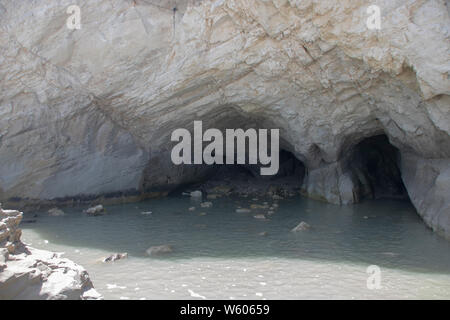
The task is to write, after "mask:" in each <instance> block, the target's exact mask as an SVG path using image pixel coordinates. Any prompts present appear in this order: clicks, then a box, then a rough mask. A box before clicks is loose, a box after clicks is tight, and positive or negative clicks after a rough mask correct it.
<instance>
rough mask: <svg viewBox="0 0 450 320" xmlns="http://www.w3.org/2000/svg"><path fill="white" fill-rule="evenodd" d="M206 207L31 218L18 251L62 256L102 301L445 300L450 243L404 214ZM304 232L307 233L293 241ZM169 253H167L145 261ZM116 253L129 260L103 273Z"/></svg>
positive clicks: (295, 204) (226, 202) (246, 202)
mask: <svg viewBox="0 0 450 320" xmlns="http://www.w3.org/2000/svg"><path fill="white" fill-rule="evenodd" d="M211 201H212V202H213V206H212V207H210V208H202V207H201V206H200V205H199V203H198V202H197V201H195V200H191V199H190V198H188V197H168V198H164V199H157V200H149V201H146V202H141V203H134V204H126V205H117V206H109V207H108V206H107V207H106V209H107V215H105V216H97V217H90V216H87V215H85V214H83V213H81V212H82V209H83V208H70V209H65V212H66V215H65V216H61V217H52V216H49V215H48V214H46V213H44V212H38V213H37V214H38V217H37V218H33V219H36V220H37V222H36V223H30V224H23V225H22V228H23V229H24V230H23V239H24V241H25V242H27V243H32V244H33V246H34V247H36V248H42V249H47V250H53V251H58V252H65V255H64V256H65V257H67V258H69V259H72V260H73V261H75V262H77V263H79V264H81V265H82V266H84V267H85V268H86V269H87V270H88V272H89V274H90V276H91V279H92V281H93V283H94V286H95V288H96V289H97V290H98V291H99V292H101V293H102V294H103V295H104V296H105V298H107V299H128V298H129V299H203V298H206V299H315V298H324V299H341V298H342V299H364V298H369V299H380V298H388V299H389V298H400V299H403V298H418V299H432V298H435V299H441V298H446V299H449V298H450V242H449V241H447V240H445V239H442V238H441V237H439V236H437V235H436V234H434V233H433V232H432V231H431V230H430V229H428V228H427V227H426V226H425V225H424V224H423V222H422V220H421V219H420V217H418V215H417V213H416V212H415V210H414V208H413V207H412V206H411V204H409V203H408V202H400V201H387V200H378V201H366V202H364V203H361V204H358V205H353V206H335V205H330V204H325V203H321V202H317V201H313V200H308V199H304V198H294V199H287V200H280V201H278V204H279V207H278V208H276V209H275V213H274V214H273V215H271V216H267V219H265V220H264V219H255V218H254V216H255V215H258V214H267V211H268V210H269V209H253V210H251V212H246V213H237V212H236V208H237V207H238V206H240V207H242V208H249V207H250V204H252V203H258V204H261V203H262V202H264V201H267V202H268V203H269V206H270V205H271V204H272V203H273V200H271V199H270V198H268V199H258V200H257V201H254V200H252V199H244V198H226V199H225V198H222V199H217V200H211ZM190 207H195V208H196V209H195V210H192V209H191V210H189V208H190ZM150 212H151V213H150ZM204 213H206V215H205V214H204ZM24 219H25V220H26V219H27V215H26V216H25V218H24ZM301 221H305V222H307V223H308V224H309V225H311V229H309V230H305V231H300V232H296V233H293V232H290V230H291V229H292V228H294V227H295V226H296V225H298V223H299V222H301ZM264 233H267V234H266V235H265V236H262V234H264ZM164 244H169V245H171V246H173V252H172V253H170V254H168V255H161V256H155V257H149V256H148V255H146V250H147V249H148V248H149V247H151V246H158V245H164ZM116 252H128V259H125V260H119V261H116V262H113V263H102V262H100V260H101V258H102V257H104V256H107V255H109V254H112V253H116ZM369 265H378V266H379V267H380V268H381V289H375V290H369V289H368V288H367V285H366V283H367V278H368V277H369V274H368V273H366V269H367V267H368V266H369Z"/></svg>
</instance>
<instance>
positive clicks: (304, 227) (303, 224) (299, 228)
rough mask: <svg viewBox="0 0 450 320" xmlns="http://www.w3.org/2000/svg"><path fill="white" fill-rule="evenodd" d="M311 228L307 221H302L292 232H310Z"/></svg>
mask: <svg viewBox="0 0 450 320" xmlns="http://www.w3.org/2000/svg"><path fill="white" fill-rule="evenodd" d="M310 228H311V226H310V225H309V224H307V223H306V222H305V221H302V222H300V223H299V224H298V225H297V226H296V227H295V228H294V229H292V230H291V232H298V231H304V230H309V229H310Z"/></svg>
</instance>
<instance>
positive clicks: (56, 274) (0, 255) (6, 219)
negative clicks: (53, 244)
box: [0, 207, 102, 300]
mask: <svg viewBox="0 0 450 320" xmlns="http://www.w3.org/2000/svg"><path fill="white" fill-rule="evenodd" d="M21 220H22V213H21V212H19V211H16V210H2V208H1V207H0V300H11V299H20V300H24V299H48V300H60V299H72V300H79V299H82V300H87V299H101V298H102V296H101V295H100V294H99V293H98V292H97V291H95V289H94V287H93V285H92V283H91V280H90V279H89V275H88V273H87V271H86V270H85V269H84V268H83V267H81V266H79V265H77V264H76V263H74V262H72V261H70V260H69V259H65V258H61V257H60V254H57V253H53V252H49V251H45V250H38V249H34V248H31V247H29V246H27V245H26V244H24V243H22V242H21V241H20V236H21V234H22V232H21V230H20V229H19V228H18V227H19V223H20V221H21Z"/></svg>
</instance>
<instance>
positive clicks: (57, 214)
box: [48, 208, 64, 217]
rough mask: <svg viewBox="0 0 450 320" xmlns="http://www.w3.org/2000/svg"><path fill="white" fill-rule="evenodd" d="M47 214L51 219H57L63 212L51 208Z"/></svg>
mask: <svg viewBox="0 0 450 320" xmlns="http://www.w3.org/2000/svg"><path fill="white" fill-rule="evenodd" d="M48 214H49V215H50V216H53V217H59V216H63V215H64V211H62V210H61V209H58V208H52V209H50V210H48Z"/></svg>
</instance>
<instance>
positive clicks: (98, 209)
mask: <svg viewBox="0 0 450 320" xmlns="http://www.w3.org/2000/svg"><path fill="white" fill-rule="evenodd" d="M84 212H85V213H87V214H88V215H90V216H100V215H103V214H105V213H106V212H105V208H103V206H102V205H101V204H99V205H96V206H94V207H91V208H89V209H86V210H85V211H84Z"/></svg>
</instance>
